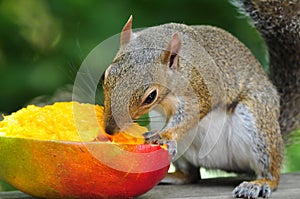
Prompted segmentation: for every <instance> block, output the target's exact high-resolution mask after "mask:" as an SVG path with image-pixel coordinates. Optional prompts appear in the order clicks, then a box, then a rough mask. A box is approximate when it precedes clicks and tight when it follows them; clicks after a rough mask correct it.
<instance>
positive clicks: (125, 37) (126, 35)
mask: <svg viewBox="0 0 300 199" xmlns="http://www.w3.org/2000/svg"><path fill="white" fill-rule="evenodd" d="M131 37H132V15H130V17H129V19H128V21H127V23H126V24H125V25H124V27H123V29H122V32H121V38H120V47H122V46H125V45H126V44H128V43H129V42H130V40H131Z"/></svg>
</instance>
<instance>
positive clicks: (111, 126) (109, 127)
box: [105, 117, 119, 135]
mask: <svg viewBox="0 0 300 199" xmlns="http://www.w3.org/2000/svg"><path fill="white" fill-rule="evenodd" d="M118 129H119V128H118V126H117V124H116V121H115V120H114V119H113V118H112V117H109V118H108V119H107V120H106V121H105V132H106V133H107V134H109V135H114V134H116V133H117V132H118Z"/></svg>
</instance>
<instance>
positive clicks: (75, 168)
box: [0, 102, 170, 198]
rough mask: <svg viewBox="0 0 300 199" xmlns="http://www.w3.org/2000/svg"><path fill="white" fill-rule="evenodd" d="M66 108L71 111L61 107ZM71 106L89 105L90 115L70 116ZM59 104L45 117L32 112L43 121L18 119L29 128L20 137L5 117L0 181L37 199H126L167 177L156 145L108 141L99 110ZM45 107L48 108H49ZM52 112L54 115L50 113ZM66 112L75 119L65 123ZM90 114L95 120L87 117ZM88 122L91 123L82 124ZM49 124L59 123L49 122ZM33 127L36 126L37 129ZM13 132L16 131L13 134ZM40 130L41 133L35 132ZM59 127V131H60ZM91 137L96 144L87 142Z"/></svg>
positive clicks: (165, 163)
mask: <svg viewBox="0 0 300 199" xmlns="http://www.w3.org/2000/svg"><path fill="white" fill-rule="evenodd" d="M70 104H71V105H72V107H73V109H72V108H71V109H68V108H66V107H68V106H69V105H70ZM74 104H75V107H77V111H78V109H80V108H82V107H84V106H88V108H90V110H92V111H89V113H88V114H91V115H90V116H89V117H87V115H85V113H83V112H85V111H83V112H82V111H78V113H77V114H79V115H81V116H82V118H81V117H76V111H75V115H74V114H73V111H74ZM59 105H63V106H62V107H61V106H57V105H56V107H55V108H54V110H51V111H49V113H47V114H45V115H43V114H41V113H39V114H37V115H40V116H41V115H42V116H43V117H40V116H37V115H34V114H33V113H32V112H31V115H30V116H26V117H25V116H24V115H23V117H21V116H20V120H22V122H21V123H22V125H23V126H22V125H21V126H22V128H31V127H32V126H34V127H32V129H31V130H28V129H27V130H28V131H26V133H25V135H24V132H23V130H25V129H23V130H20V129H19V128H21V127H20V126H18V125H19V124H18V125H16V123H18V122H16V118H14V119H13V118H12V117H11V118H10V119H11V120H10V121H8V119H7V118H8V117H9V116H6V118H5V119H4V121H2V122H0V132H1V134H2V135H1V136H0V151H1V153H0V178H1V179H2V180H4V181H5V182H7V183H9V184H11V185H13V186H14V187H16V188H17V189H19V190H21V191H23V192H25V193H28V194H30V195H33V196H36V197H40V198H128V197H134V196H139V195H141V194H143V193H145V192H147V191H148V190H150V189H151V188H152V187H154V186H155V185H156V184H158V183H159V182H160V181H161V179H162V178H163V177H164V176H165V174H166V173H167V171H168V168H169V164H170V158H169V155H168V152H167V151H166V150H165V149H163V148H161V147H160V146H158V145H147V144H140V143H139V142H142V140H140V138H136V137H134V139H133V138H132V137H130V136H128V134H127V133H126V134H123V135H122V134H121V135H122V136H121V137H119V138H120V139H119V141H120V140H122V141H124V138H125V141H126V142H127V143H116V142H111V140H115V138H110V137H108V139H107V136H106V135H105V134H104V133H105V132H103V131H102V130H101V128H102V127H101V121H100V120H101V118H102V117H101V116H99V113H101V111H99V110H98V111H97V109H99V107H96V106H94V105H84V106H81V105H82V104H77V103H71V102H68V103H67V104H59ZM77 105H78V106H77ZM53 106H55V105H52V108H53ZM78 107H79V108H78ZM27 108H28V107H27ZM48 108H50V109H51V106H49V107H47V109H48ZM100 108H101V107H100ZM95 109H96V111H95ZM57 110H59V111H58V113H59V114H58V113H56V112H55V111H57ZM70 110H71V111H70ZM84 110H86V107H85V108H84ZM40 111H41V110H40ZM34 112H35V113H38V112H39V110H36V109H34ZM53 112H54V113H53ZM70 112H72V113H70ZM17 113H18V112H17ZM69 113H70V114H71V115H72V117H73V118H76V119H73V120H72V119H70V115H68V114H69ZM102 113H103V109H102ZM25 115H26V114H25ZM49 115H50V116H51V117H50V116H49ZM94 115H97V117H92V116H94ZM100 115H101V114H100ZM14 117H15V116H14ZM40 118H43V119H40ZM87 118H96V119H91V121H87ZM38 119H40V120H38ZM82 119H85V120H84V121H82ZM66 120H68V121H66ZM36 121H39V122H36ZM53 121H56V122H58V123H59V124H51V122H53ZM72 121H73V122H72ZM76 121H77V122H78V121H81V122H78V123H77V122H76ZM99 121H100V125H99ZM14 122H15V123H14ZM43 122H44V123H43ZM84 122H86V123H84ZM91 122H92V123H91ZM93 122H94V123H93ZM12 123H13V124H14V125H12ZM36 123H38V124H39V125H40V126H38V127H37V124H36ZM72 123H73V124H74V125H73V124H72ZM82 123H83V124H86V125H87V124H89V125H88V126H87V128H88V130H86V131H85V126H86V125H83V124H82ZM41 124H42V125H41ZM10 125H11V126H10ZM93 125H94V126H93ZM9 126H10V127H9ZM16 126H18V127H16ZM96 126H97V127H96ZM99 126H100V127H99ZM14 128H17V130H19V131H16V130H15V133H13V132H12V130H13V129H14ZM40 128H44V129H46V130H45V131H38V129H40ZM60 128H62V129H63V130H62V131H59V129H60ZM131 128H133V129H134V128H135V127H131ZM8 129H10V130H8ZM99 129H100V130H99ZM54 130H55V131H54ZM144 130H145V129H142V130H140V131H139V130H137V131H136V132H142V131H144ZM52 131H54V132H52ZM16 132H17V133H16ZM86 132H87V133H86ZM129 133H130V132H129ZM26 136H28V137H26ZM47 136H49V137H47ZM95 138H97V140H101V142H100V141H91V140H95ZM47 139H50V140H47ZM55 139H56V140H55ZM66 140H69V141H66Z"/></svg>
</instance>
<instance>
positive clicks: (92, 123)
mask: <svg viewBox="0 0 300 199" xmlns="http://www.w3.org/2000/svg"><path fill="white" fill-rule="evenodd" d="M146 131H147V128H145V127H142V126H139V125H138V124H136V123H134V124H133V125H132V126H130V127H128V128H127V130H126V131H124V132H120V133H118V134H116V135H114V136H110V135H108V134H106V133H105V131H104V127H103V107H102V106H98V105H92V104H83V103H78V102H57V103H55V104H53V105H47V106H45V107H38V106H35V105H29V106H27V107H26V108H23V109H21V110H19V111H17V112H15V113H13V114H11V115H9V116H4V120H3V121H1V122H0V135H4V136H11V137H22V138H32V139H38V140H64V141H93V140H98V141H112V142H117V143H132V144H142V143H144V141H145V140H144V138H143V136H142V134H143V133H144V132H146Z"/></svg>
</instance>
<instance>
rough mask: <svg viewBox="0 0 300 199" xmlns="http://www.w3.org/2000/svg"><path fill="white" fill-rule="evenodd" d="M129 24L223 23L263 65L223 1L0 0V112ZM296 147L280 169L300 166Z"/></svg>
mask: <svg viewBox="0 0 300 199" xmlns="http://www.w3.org/2000/svg"><path fill="white" fill-rule="evenodd" d="M131 14H132V15H133V17H134V20H133V27H134V28H141V27H147V26H155V25H158V24H162V23H168V22H178V23H185V24H189V25H194V24H210V25H215V26H218V27H222V28H224V29H225V30H227V31H229V32H231V33H232V34H233V35H235V36H237V37H238V38H239V39H240V40H241V41H243V42H244V43H245V44H246V45H247V46H248V47H249V48H250V49H251V50H252V52H253V53H254V54H255V55H256V57H257V58H258V59H259V61H260V62H261V63H262V64H263V65H264V66H266V65H267V58H266V51H265V47H264V45H263V43H262V40H261V39H260V37H259V35H258V34H257V32H256V31H255V30H254V29H253V28H252V27H251V26H250V25H249V24H248V23H247V19H246V18H245V17H242V16H241V15H240V14H238V13H237V11H236V9H234V7H233V6H232V5H230V4H229V3H228V1H227V0H214V1H211V0H201V1H200V0H186V1H180V0H172V1H171V0H165V1H161V0H106V1H104V0H64V1H60V0H26V1H25V0H2V1H0V91H1V94H0V112H2V113H5V114H9V113H11V112H13V111H16V110H18V109H20V108H21V107H22V106H24V105H25V104H26V103H28V102H29V101H30V100H32V99H33V98H35V97H37V96H41V95H52V94H53V93H54V92H55V90H56V89H58V88H60V87H62V86H63V85H65V84H72V83H73V81H74V78H75V75H76V70H77V69H78V68H79V66H80V65H81V62H82V61H83V60H84V58H85V57H86V56H87V55H88V54H89V52H90V51H91V50H92V49H93V48H94V47H96V46H97V45H98V44H99V43H101V42H102V41H103V40H105V39H107V38H109V37H110V36H113V35H115V34H117V33H119V32H120V30H121V29H122V27H123V25H124V23H125V22H126V21H127V19H128V17H129V16H130V15H131ZM299 152H300V146H299V145H295V144H294V145H291V147H288V150H287V153H288V154H287V160H286V162H287V163H286V164H285V165H286V166H285V168H284V171H297V170H300V166H299V160H300V157H299V156H300V155H299V154H300V153H299Z"/></svg>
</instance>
